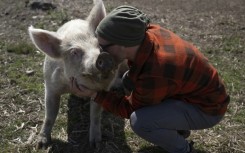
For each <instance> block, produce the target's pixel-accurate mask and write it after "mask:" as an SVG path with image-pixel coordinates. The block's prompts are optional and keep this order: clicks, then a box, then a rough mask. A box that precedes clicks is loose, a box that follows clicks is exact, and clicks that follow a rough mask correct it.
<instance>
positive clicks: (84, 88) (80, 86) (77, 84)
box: [73, 78, 91, 92]
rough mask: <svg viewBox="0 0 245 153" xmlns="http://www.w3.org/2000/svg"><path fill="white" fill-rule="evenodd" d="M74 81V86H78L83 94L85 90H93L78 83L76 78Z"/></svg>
mask: <svg viewBox="0 0 245 153" xmlns="http://www.w3.org/2000/svg"><path fill="white" fill-rule="evenodd" d="M73 81H74V85H75V86H76V88H77V89H79V90H80V91H82V92H83V91H84V90H91V89H90V88H88V87H87V86H85V85H84V84H81V83H78V82H77V80H76V79H75V78H73Z"/></svg>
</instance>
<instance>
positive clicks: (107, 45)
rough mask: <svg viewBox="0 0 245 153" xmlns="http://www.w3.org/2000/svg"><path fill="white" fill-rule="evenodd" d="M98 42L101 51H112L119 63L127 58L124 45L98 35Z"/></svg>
mask: <svg viewBox="0 0 245 153" xmlns="http://www.w3.org/2000/svg"><path fill="white" fill-rule="evenodd" d="M98 42H99V45H100V48H101V51H104V52H108V53H110V54H111V55H112V56H113V58H114V59H115V61H116V62H117V63H121V62H122V61H123V60H124V59H125V55H124V50H123V46H120V45H117V44H114V43H111V42H109V41H107V40H105V39H103V38H101V37H99V36H98Z"/></svg>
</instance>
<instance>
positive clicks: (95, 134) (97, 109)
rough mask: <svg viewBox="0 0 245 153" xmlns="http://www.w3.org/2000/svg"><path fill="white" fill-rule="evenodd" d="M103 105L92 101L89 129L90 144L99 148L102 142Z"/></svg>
mask: <svg viewBox="0 0 245 153" xmlns="http://www.w3.org/2000/svg"><path fill="white" fill-rule="evenodd" d="M102 110H103V109H102V107H101V106H100V105H99V104H97V103H95V102H94V101H91V102H90V129H89V142H90V146H92V147H96V148H98V147H99V145H100V142H101V139H102V138H101V137H102V136H101V135H102V134H101V113H102Z"/></svg>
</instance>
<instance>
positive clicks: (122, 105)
mask: <svg viewBox="0 0 245 153" xmlns="http://www.w3.org/2000/svg"><path fill="white" fill-rule="evenodd" d="M173 88H174V87H173V86H169V80H168V81H166V80H165V81H164V80H163V79H159V78H158V79H156V78H148V79H147V81H145V79H141V80H139V81H137V84H136V89H135V90H134V91H133V92H132V93H131V95H130V96H123V97H118V96H117V95H116V94H115V93H113V92H106V91H102V92H99V93H98V94H97V96H96V98H95V102H97V103H99V104H100V105H102V107H103V108H104V109H105V110H106V111H109V112H111V113H113V114H116V115H118V116H121V117H123V118H130V115H131V113H132V112H133V111H135V110H137V109H139V108H141V107H144V106H148V105H154V104H158V103H160V102H161V100H162V99H164V98H165V97H167V96H168V94H167V93H168V91H171V90H173Z"/></svg>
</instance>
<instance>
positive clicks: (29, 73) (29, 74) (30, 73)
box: [26, 70, 35, 76]
mask: <svg viewBox="0 0 245 153" xmlns="http://www.w3.org/2000/svg"><path fill="white" fill-rule="evenodd" d="M34 73H35V71H34V70H27V71H26V74H27V75H28V76H31V75H33V74H34Z"/></svg>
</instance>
